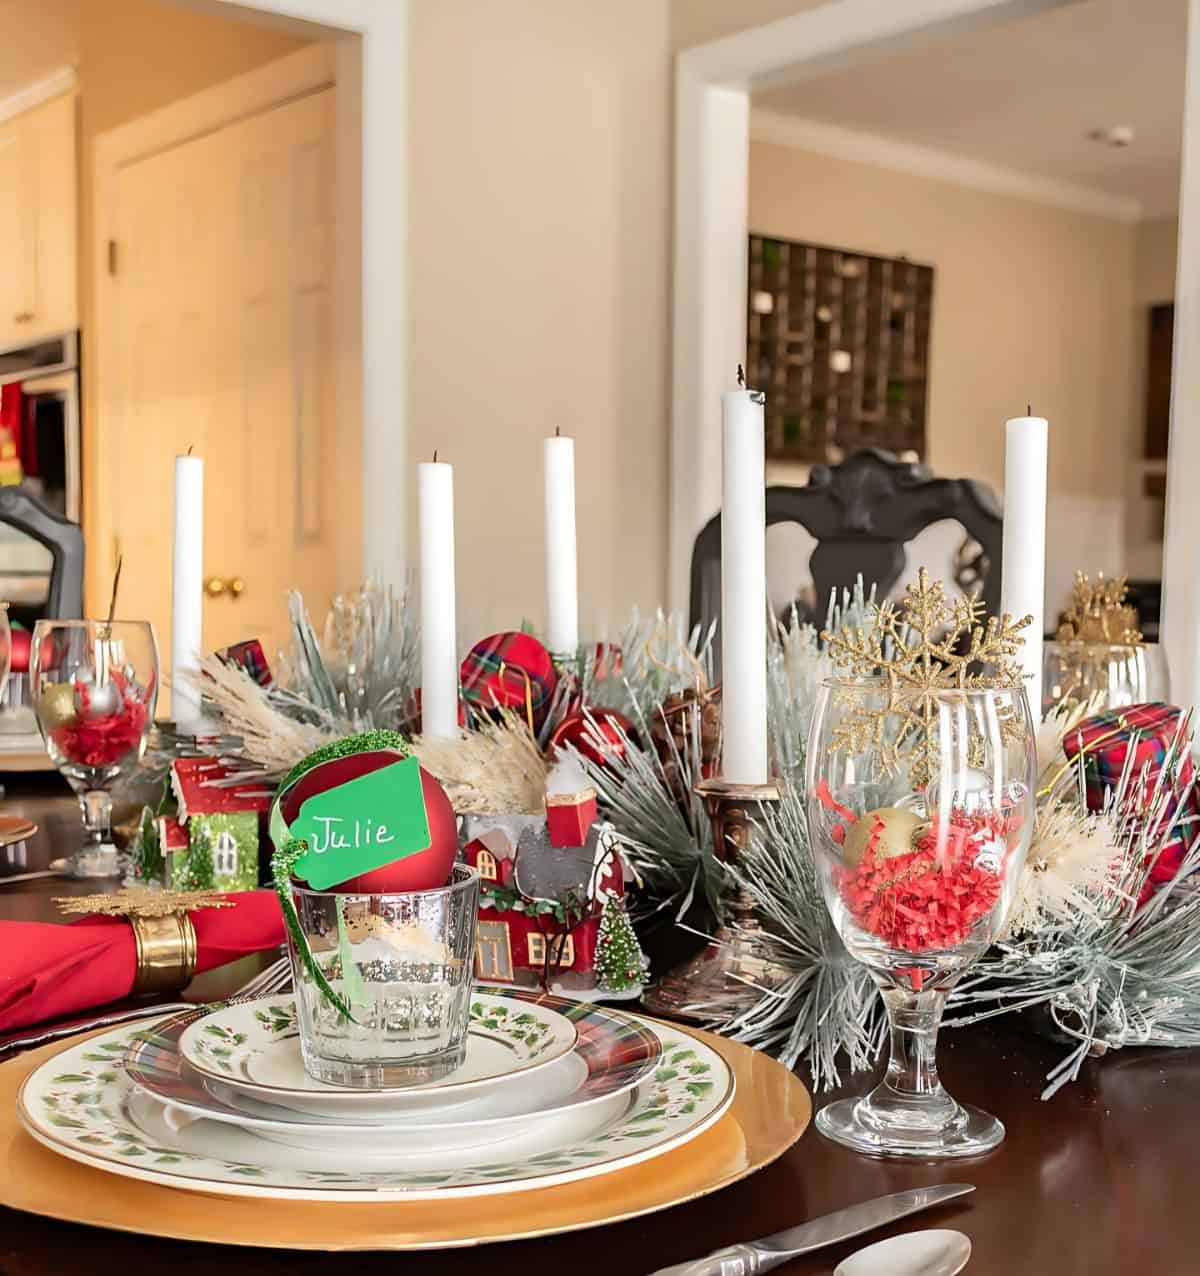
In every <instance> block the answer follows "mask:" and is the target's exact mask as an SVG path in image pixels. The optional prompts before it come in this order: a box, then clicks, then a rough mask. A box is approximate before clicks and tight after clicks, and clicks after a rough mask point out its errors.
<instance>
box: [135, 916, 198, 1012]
mask: <svg viewBox="0 0 1200 1276" xmlns="http://www.w3.org/2000/svg"><path fill="white" fill-rule="evenodd" d="M129 924H130V926H132V927H133V939H134V943H135V945H136V947H137V974H136V975H135V976H134V980H133V992H134V993H135V994H139V993H148V992H178V991H179V990H180V989H181V988H183V987H185V986H186V985H187V984H188V983H189V982H190V981H191V978H192V975H194V974H195V972H196V929H195V927H194V926H193V925H192V919H191V918H190V917H189V916H188V915H187V914H186V913H168V914H167V915H166V916H165V917H138V916H133V917H130V918H129Z"/></svg>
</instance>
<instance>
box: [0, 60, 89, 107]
mask: <svg viewBox="0 0 1200 1276" xmlns="http://www.w3.org/2000/svg"><path fill="white" fill-rule="evenodd" d="M77 82H78V80H77V77H76V75H75V68H74V67H73V66H62V67H59V68H58V70H57V71H51V72H50V74H49V75H44V76H42V78H41V79H40V80H34V82H33V83H32V84H26V85H25V86H24V87H23V88H19V89H18V90H17V91H16V92H15V93H10V94H8V96H7V97H0V120H11V119H12V117H13V116H14V115H21V114H23V113H24V112H25V111H30V110H32V109H33V108H34V107H35V106H41V104H42V103H43V102H49V101H50V99H51V98H55V97H62V96H63V94H64V93H74V92H75V86H76V84H77Z"/></svg>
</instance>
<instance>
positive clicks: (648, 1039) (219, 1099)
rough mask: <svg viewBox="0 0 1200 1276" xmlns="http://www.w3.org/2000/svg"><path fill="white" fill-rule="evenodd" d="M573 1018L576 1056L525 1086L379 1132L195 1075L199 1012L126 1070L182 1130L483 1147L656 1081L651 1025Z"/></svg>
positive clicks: (377, 1126) (310, 1143)
mask: <svg viewBox="0 0 1200 1276" xmlns="http://www.w3.org/2000/svg"><path fill="white" fill-rule="evenodd" d="M567 1009H568V1010H571V1011H573V1012H574V1014H575V1015H576V1020H575V1022H576V1027H577V1029H578V1034H579V1043H578V1045H577V1047H576V1049H575V1050H573V1051H571V1053H570V1054H567V1055H564V1056H563V1057H562V1058H561V1059H557V1060H555V1062H554V1063H553V1064H551V1065H550V1066H549V1067H547V1068H544V1069H542V1070H540V1071H538V1072H537V1073H536V1075H535V1076H533V1077H531V1078H528V1079H525V1080H524V1081H523V1083H522V1084H521V1085H519V1086H515V1085H514V1086H508V1087H506V1088H505V1089H503V1090H499V1091H496V1092H495V1093H494V1094H491V1095H485V1096H484V1097H482V1098H480V1099H476V1100H471V1101H468V1102H467V1103H464V1104H460V1105H458V1106H455V1107H452V1108H448V1109H447V1108H438V1109H434V1110H432V1111H422V1112H415V1113H414V1112H410V1113H404V1114H401V1115H400V1116H398V1117H397V1116H395V1115H391V1116H389V1117H386V1118H380V1119H379V1120H378V1121H373V1122H372V1123H371V1124H370V1125H366V1124H362V1123H356V1122H339V1121H336V1120H334V1119H333V1118H331V1117H313V1116H309V1115H308V1114H306V1113H302V1112H298V1111H296V1110H294V1109H288V1108H284V1107H280V1106H277V1105H274V1104H266V1103H261V1102H259V1101H258V1100H255V1099H251V1098H249V1097H248V1096H246V1095H244V1094H242V1093H240V1092H239V1091H237V1090H233V1089H231V1088H230V1087H229V1086H227V1085H225V1084H224V1083H223V1082H220V1081H212V1080H210V1079H208V1078H205V1077H201V1076H200V1075H199V1074H197V1073H195V1072H193V1071H192V1069H191V1068H190V1067H189V1065H188V1064H187V1063H186V1061H185V1060H184V1059H183V1058H182V1056H181V1054H180V1052H179V1049H178V1046H179V1041H180V1038H181V1037H182V1036H184V1035H185V1033H186V1032H187V1031H188V1029H189V1027H190V1026H191V1024H192V1022H194V1021H195V1020H196V1019H197V1018H199V1016H200V1014H201V1012H198V1011H191V1012H186V1013H184V1014H181V1015H175V1016H173V1017H172V1018H170V1019H168V1020H166V1021H164V1022H163V1023H161V1024H159V1025H158V1026H156V1027H155V1028H154V1029H152V1030H150V1031H147V1032H145V1033H141V1034H139V1035H138V1037H136V1038H135V1040H134V1041H133V1043H132V1044H131V1045H130V1047H129V1049H128V1050H127V1051H126V1054H125V1058H124V1065H125V1070H126V1072H127V1073H128V1074H129V1076H130V1078H131V1080H132V1081H133V1082H134V1083H135V1084H136V1085H137V1086H139V1087H140V1088H141V1089H143V1090H146V1091H148V1092H149V1093H151V1094H153V1095H154V1096H155V1097H156V1098H158V1099H160V1100H162V1101H164V1102H165V1103H167V1105H168V1111H167V1112H166V1114H165V1117H164V1119H165V1120H166V1121H167V1122H168V1124H170V1125H172V1127H174V1128H182V1126H183V1125H184V1124H185V1123H186V1122H187V1121H191V1120H196V1119H208V1120H213V1121H219V1122H222V1123H224V1124H227V1125H236V1126H239V1127H242V1128H244V1129H248V1130H253V1131H254V1132H255V1133H257V1134H259V1135H260V1136H261V1137H262V1138H265V1139H270V1140H272V1141H275V1142H279V1143H286V1144H289V1145H292V1146H295V1147H309V1148H313V1147H316V1148H329V1147H339V1146H346V1147H353V1148H359V1149H363V1150H369V1151H373V1152H393V1153H395V1152H405V1153H415V1152H418V1151H421V1150H423V1149H426V1148H429V1147H440V1148H442V1149H444V1150H450V1149H452V1148H454V1149H458V1148H472V1147H483V1146H487V1145H489V1144H494V1143H498V1142H502V1141H505V1140H507V1139H510V1138H513V1137H515V1136H517V1135H524V1134H527V1133H536V1132H538V1131H545V1132H547V1134H548V1133H549V1132H550V1131H552V1130H554V1129H557V1128H560V1125H561V1122H562V1120H563V1119H564V1118H567V1117H572V1118H574V1117H577V1116H579V1114H581V1113H583V1112H584V1110H585V1109H586V1110H592V1111H595V1112H602V1113H608V1112H609V1111H610V1105H608V1104H607V1103H606V1100H607V1099H608V1098H610V1097H611V1096H614V1095H622V1094H627V1093H628V1092H629V1091H630V1090H632V1089H634V1088H635V1087H636V1086H637V1085H639V1084H640V1083H641V1082H643V1081H645V1080H647V1079H648V1078H650V1077H651V1076H652V1075H653V1074H654V1072H655V1070H656V1068H657V1066H658V1063H659V1059H660V1057H661V1052H662V1046H661V1042H660V1041H659V1039H658V1037H657V1035H656V1034H654V1032H653V1031H652V1029H650V1028H649V1027H648V1026H647V1025H644V1024H642V1023H640V1022H639V1021H638V1020H636V1019H634V1018H633V1017H632V1016H630V1015H627V1014H623V1013H622V1012H620V1011H611V1010H608V1009H605V1008H604V1007H600V1006H593V1007H589V1008H588V1009H587V1013H586V1014H583V1013H581V1012H580V1011H579V1010H578V1009H576V1008H575V1007H573V1006H568V1007H567ZM585 1120H586V1119H585ZM563 1128H565V1127H563ZM570 1128H571V1129H572V1130H582V1129H583V1128H584V1126H583V1125H575V1126H572V1127H570Z"/></svg>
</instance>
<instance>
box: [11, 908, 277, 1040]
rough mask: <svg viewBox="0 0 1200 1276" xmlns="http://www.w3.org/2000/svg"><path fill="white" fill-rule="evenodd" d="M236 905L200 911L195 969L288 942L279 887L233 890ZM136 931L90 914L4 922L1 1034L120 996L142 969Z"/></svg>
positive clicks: (194, 921) (193, 915)
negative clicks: (67, 920) (59, 920)
mask: <svg viewBox="0 0 1200 1276" xmlns="http://www.w3.org/2000/svg"><path fill="white" fill-rule="evenodd" d="M224 898H225V899H228V900H232V901H234V904H235V907H233V908H198V909H197V910H196V911H195V912H194V913H191V914H190V916H191V919H192V925H193V926H194V927H195V929H196V973H197V974H199V973H200V972H201V971H205V970H211V969H212V968H213V967H214V966H223V965H224V964H225V963H226V962H230V961H236V960H237V958H239V957H244V956H246V954H247V953H256V952H260V951H261V950H262V949H264V948H275V947H278V945H280V944H282V943H283V941H284V931H283V914H282V912H281V910H280V907H279V899H278V897H277V896H276V895H275V893H274V891H242V892H240V893H238V894H235V895H226V896H224ZM135 953H136V949H135V946H134V940H133V931H132V930H131V929H130V926H129V923H128V922H127V921H125V920H124V919H123V918H120V917H84V918H81V919H80V920H79V921H77V922H74V923H72V924H71V925H69V926H56V925H54V924H53V923H48V922H0V1033H3V1032H11V1031H12V1030H14V1029H16V1028H23V1027H25V1025H26V1024H31V1023H41V1022H43V1021H44V1020H47V1019H60V1018H62V1017H63V1016H64V1015H69V1014H73V1013H76V1012H78V1011H81V1010H89V1009H91V1008H92V1007H93V1006H103V1005H105V1004H107V1003H108V1002H110V1001H119V1000H120V999H121V998H122V997H127V996H129V994H130V992H131V991H132V990H133V978H134V974H135V973H136V970H137V959H136V956H135Z"/></svg>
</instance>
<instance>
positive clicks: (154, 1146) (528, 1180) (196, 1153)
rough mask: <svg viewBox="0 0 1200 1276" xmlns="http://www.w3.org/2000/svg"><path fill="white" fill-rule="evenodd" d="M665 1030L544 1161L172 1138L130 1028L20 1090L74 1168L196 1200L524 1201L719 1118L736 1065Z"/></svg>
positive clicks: (64, 1056) (85, 1046) (237, 1137)
mask: <svg viewBox="0 0 1200 1276" xmlns="http://www.w3.org/2000/svg"><path fill="white" fill-rule="evenodd" d="M656 1031H657V1032H658V1033H659V1034H660V1035H661V1038H662V1051H663V1053H662V1058H661V1061H660V1064H659V1066H658V1068H657V1069H656V1070H655V1072H654V1075H653V1077H652V1079H650V1080H647V1081H644V1082H643V1083H642V1084H641V1085H640V1086H639V1087H638V1088H637V1090H636V1091H633V1092H631V1093H630V1094H625V1095H615V1096H611V1097H610V1099H609V1100H608V1102H611V1103H612V1104H613V1106H614V1108H620V1109H621V1110H620V1111H619V1112H618V1113H615V1114H614V1115H612V1116H611V1117H610V1118H609V1119H608V1120H607V1124H606V1125H605V1126H604V1127H603V1128H601V1129H599V1130H593V1131H592V1132H591V1133H584V1134H582V1135H581V1136H580V1137H578V1138H577V1139H574V1140H573V1141H569V1142H567V1143H564V1144H562V1145H559V1146H555V1147H544V1146H543V1147H541V1150H538V1151H532V1150H530V1148H528V1147H521V1148H520V1149H519V1150H517V1149H514V1148H513V1147H512V1146H511V1145H510V1144H507V1143H506V1144H505V1145H503V1146H500V1147H496V1148H493V1149H491V1150H490V1151H488V1150H486V1149H485V1150H484V1151H482V1152H480V1153H478V1154H477V1155H476V1156H474V1157H470V1156H468V1157H465V1158H456V1159H462V1160H466V1161H469V1164H459V1163H455V1164H451V1163H449V1162H448V1161H443V1162H441V1163H438V1164H437V1165H436V1166H434V1167H432V1168H423V1169H416V1168H414V1167H413V1166H412V1165H403V1166H392V1165H388V1166H386V1167H384V1166H383V1165H381V1164H379V1160H378V1158H376V1157H370V1156H365V1157H358V1158H356V1161H357V1163H353V1162H351V1163H348V1164H346V1165H345V1166H344V1167H343V1166H342V1165H340V1164H335V1163H334V1162H335V1161H336V1159H337V1158H336V1157H335V1156H334V1155H333V1154H332V1153H329V1152H311V1151H308V1150H306V1149H302V1148H285V1147H283V1146H282V1145H280V1144H273V1143H268V1142H266V1141H265V1140H263V1139H260V1138H258V1137H257V1136H256V1135H254V1134H252V1133H251V1132H249V1131H247V1130H239V1129H237V1128H235V1127H233V1126H229V1125H221V1124H218V1123H217V1122H213V1121H206V1120H202V1121H196V1122H194V1123H192V1124H189V1125H188V1126H187V1127H186V1128H185V1129H183V1130H179V1131H174V1130H171V1129H170V1128H169V1126H168V1125H167V1124H166V1122H165V1121H163V1120H161V1112H162V1106H163V1105H161V1103H160V1101H159V1100H157V1099H156V1098H155V1097H154V1096H152V1095H149V1094H146V1093H144V1092H142V1093H141V1097H140V1098H135V1096H136V1095H138V1094H139V1091H137V1089H136V1087H135V1086H134V1084H133V1082H132V1081H131V1080H130V1079H129V1077H128V1076H127V1075H126V1073H125V1070H124V1069H123V1068H122V1067H121V1059H122V1057H123V1056H124V1054H125V1051H126V1048H127V1047H128V1046H129V1045H130V1043H131V1041H132V1040H133V1038H134V1037H135V1036H136V1031H134V1030H130V1029H129V1028H128V1027H122V1028H116V1029H114V1030H112V1031H111V1032H107V1033H104V1034H101V1035H100V1036H97V1037H93V1038H91V1039H90V1040H88V1041H85V1042H81V1043H80V1044H78V1045H74V1046H71V1047H68V1048H67V1049H65V1050H62V1051H60V1052H59V1053H58V1054H56V1055H55V1056H54V1057H53V1058H51V1059H49V1060H47V1062H46V1063H44V1064H42V1065H41V1066H40V1067H39V1068H36V1069H35V1070H34V1071H33V1072H32V1073H30V1075H29V1076H28V1077H27V1078H26V1079H25V1082H24V1084H23V1085H22V1087H21V1092H20V1095H19V1098H18V1111H19V1113H20V1117H21V1122H22V1124H23V1125H24V1126H25V1128H26V1130H28V1131H29V1133H30V1134H31V1135H32V1137H33V1138H35V1139H37V1140H38V1141H39V1142H41V1143H43V1144H45V1145H46V1146H47V1147H49V1148H52V1149H53V1150H54V1151H56V1152H59V1153H61V1154H62V1155H64V1156H67V1157H70V1158H71V1159H72V1160H76V1161H80V1162H82V1163H84V1164H86V1165H90V1166H93V1167H95V1168H98V1169H102V1170H106V1171H108V1172H110V1173H114V1174H120V1175H125V1176H127V1177H129V1178H135V1179H140V1180H143V1181H146V1182H152V1183H159V1184H165V1185H167V1186H170V1187H178V1188H186V1189H190V1190H192V1191H201V1192H211V1193H216V1194H218V1195H232V1196H269V1197H275V1198H279V1199H296V1200H323V1201H331V1200H332V1201H336V1200H343V1201H344V1200H357V1201H379V1200H390V1199H400V1198H403V1199H409V1200H411V1199H434V1200H440V1199H446V1198H455V1197H458V1196H476V1195H483V1194H491V1193H499V1192H516V1191H522V1190H525V1189H529V1188H537V1187H546V1186H549V1185H550V1184H553V1183H562V1182H569V1181H573V1180H576V1179H583V1178H589V1177H592V1176H595V1175H602V1174H606V1173H610V1172H611V1171H613V1170H617V1169H621V1168H623V1167H625V1166H628V1165H632V1164H634V1163H636V1162H639V1161H645V1160H648V1159H649V1158H651V1157H655V1156H659V1155H661V1154H662V1153H664V1152H666V1151H668V1150H670V1149H671V1148H675V1147H678V1146H679V1145H680V1144H682V1143H686V1142H687V1141H689V1140H690V1139H693V1138H695V1137H696V1136H697V1135H698V1134H700V1133H701V1132H702V1131H704V1130H706V1129H707V1128H708V1127H709V1126H711V1125H712V1124H713V1123H714V1122H715V1121H716V1120H718V1119H719V1118H720V1116H721V1115H722V1113H724V1112H725V1111H726V1109H727V1108H728V1107H729V1104H730V1103H731V1102H732V1100H733V1091H734V1081H733V1074H732V1072H731V1071H730V1069H729V1067H728V1066H727V1064H726V1063H725V1061H724V1060H723V1059H722V1058H721V1056H720V1055H719V1054H717V1053H716V1051H714V1050H712V1049H711V1048H710V1047H708V1046H707V1045H705V1043H704V1042H703V1041H700V1040H699V1039H698V1038H696V1037H693V1036H691V1035H690V1034H689V1033H687V1032H686V1030H684V1029H682V1028H675V1027H668V1026H666V1025H662V1026H658V1025H656ZM139 1120H140V1122H141V1123H139ZM148 1131H149V1132H148ZM201 1140H203V1142H201Z"/></svg>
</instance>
